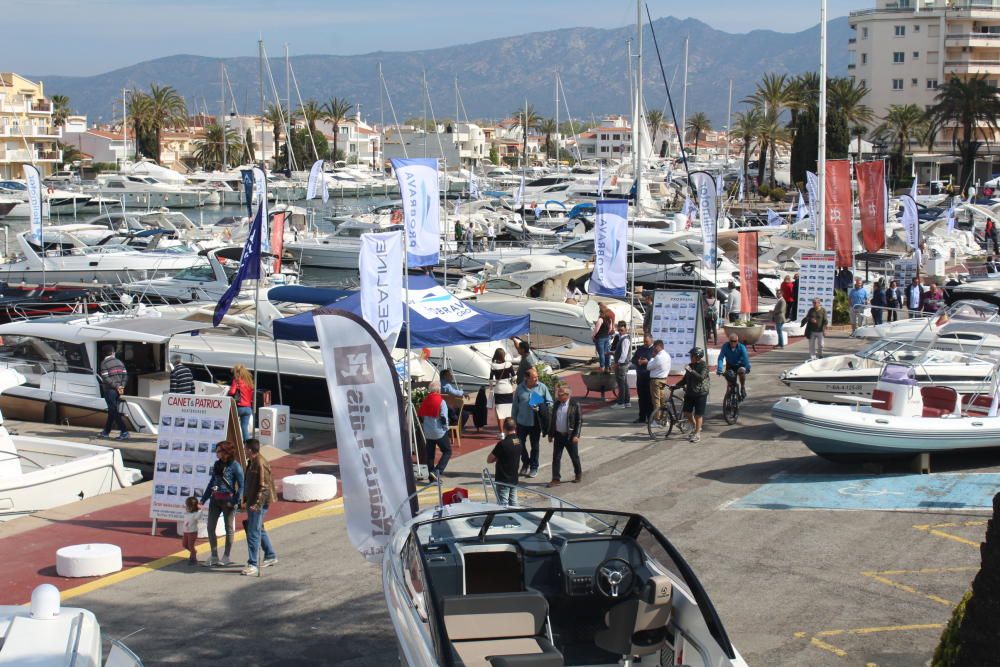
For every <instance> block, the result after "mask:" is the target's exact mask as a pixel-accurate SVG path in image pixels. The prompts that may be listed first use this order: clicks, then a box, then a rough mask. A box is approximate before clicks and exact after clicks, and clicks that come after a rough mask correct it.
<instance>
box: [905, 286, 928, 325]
mask: <svg viewBox="0 0 1000 667" xmlns="http://www.w3.org/2000/svg"><path fill="white" fill-rule="evenodd" d="M923 295H924V288H923V286H921V284H920V279H919V278H914V279H913V280H911V281H910V286H909V287H907V288H906V309H907V310H909V311H911V312H910V313H907V317H913V316H914V315H912V313H913V312H919V311H920V301H921V300H922V297H923Z"/></svg>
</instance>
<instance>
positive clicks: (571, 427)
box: [548, 398, 583, 438]
mask: <svg viewBox="0 0 1000 667" xmlns="http://www.w3.org/2000/svg"><path fill="white" fill-rule="evenodd" d="M559 405H560V403H559V401H556V402H555V403H554V404H553V406H552V409H551V410H550V411H549V415H550V416H549V428H548V436H549V437H550V438H554V437H556V412H557V411H558V410H559ZM566 409H567V410H568V412H567V413H566V435H567V436H569V437H570V438H574V437H576V438H579V437H580V432H581V431H582V430H583V417H582V415H581V414H580V403H579V402H578V401H577V400H576V399H575V398H571V399H569V407H568V408H566Z"/></svg>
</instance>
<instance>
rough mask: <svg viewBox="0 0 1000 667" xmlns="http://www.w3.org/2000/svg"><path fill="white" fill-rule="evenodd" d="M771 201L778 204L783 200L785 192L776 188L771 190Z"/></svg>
mask: <svg viewBox="0 0 1000 667" xmlns="http://www.w3.org/2000/svg"><path fill="white" fill-rule="evenodd" d="M770 195H771V201H773V202H780V201H784V200H785V191H784V190H783V189H781V188H779V187H777V186H775V187H773V188H771V192H770Z"/></svg>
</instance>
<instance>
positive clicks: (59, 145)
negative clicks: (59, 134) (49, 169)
mask: <svg viewBox="0 0 1000 667" xmlns="http://www.w3.org/2000/svg"><path fill="white" fill-rule="evenodd" d="M56 149H57V150H60V151H62V155H63V166H65V165H67V164H70V165H71V164H73V163H74V162H79V161H80V160H82V159H83V154H82V153H80V149H78V148H77V147H76V146H74V145H73V144H64V143H63V142H61V141H57V142H56Z"/></svg>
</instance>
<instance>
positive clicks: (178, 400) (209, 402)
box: [167, 395, 223, 410]
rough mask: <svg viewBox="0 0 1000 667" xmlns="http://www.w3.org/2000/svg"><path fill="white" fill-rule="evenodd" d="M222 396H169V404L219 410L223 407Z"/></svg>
mask: <svg viewBox="0 0 1000 667" xmlns="http://www.w3.org/2000/svg"><path fill="white" fill-rule="evenodd" d="M222 400H223V399H221V398H203V397H200V396H173V395H171V396H168V397H167V405H177V406H181V407H185V408H205V409H208V410H218V409H219V408H221V407H222Z"/></svg>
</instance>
